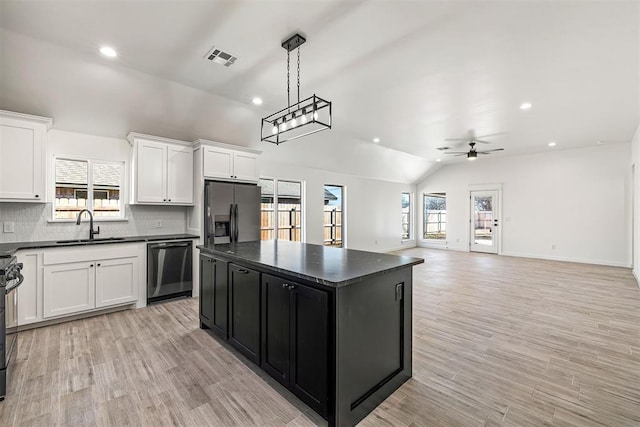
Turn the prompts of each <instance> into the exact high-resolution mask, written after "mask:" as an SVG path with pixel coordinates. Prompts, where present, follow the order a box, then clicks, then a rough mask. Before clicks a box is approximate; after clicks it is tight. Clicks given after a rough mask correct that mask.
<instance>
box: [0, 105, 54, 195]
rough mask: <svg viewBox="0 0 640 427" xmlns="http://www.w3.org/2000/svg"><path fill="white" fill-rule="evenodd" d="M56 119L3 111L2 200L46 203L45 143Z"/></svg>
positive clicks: (0, 141) (0, 121) (0, 145)
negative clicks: (48, 131)
mask: <svg viewBox="0 0 640 427" xmlns="http://www.w3.org/2000/svg"><path fill="white" fill-rule="evenodd" d="M52 125H53V121H52V120H51V119H48V118H45V117H37V116H30V115H27V114H19V113H12V112H10V111H0V159H2V165H1V167H0V202H16V201H21V202H36V203H37V202H40V203H44V202H45V199H46V197H45V188H46V186H45V185H46V184H45V179H46V178H45V161H44V159H45V149H46V148H45V144H46V138H47V130H48V129H50V128H51V126H52Z"/></svg>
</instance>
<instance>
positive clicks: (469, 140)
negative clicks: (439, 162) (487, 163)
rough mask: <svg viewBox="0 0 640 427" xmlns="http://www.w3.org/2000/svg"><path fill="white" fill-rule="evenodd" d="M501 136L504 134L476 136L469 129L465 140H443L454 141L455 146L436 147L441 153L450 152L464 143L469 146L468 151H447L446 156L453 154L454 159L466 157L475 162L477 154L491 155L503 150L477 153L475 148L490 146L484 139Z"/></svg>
mask: <svg viewBox="0 0 640 427" xmlns="http://www.w3.org/2000/svg"><path fill="white" fill-rule="evenodd" d="M503 134H504V132H498V133H491V134H488V135H482V136H476V135H475V132H474V131H473V129H471V130H470V131H469V136H468V137H466V138H447V139H445V141H455V142H457V144H453V145H452V146H444V147H438V150H441V151H445V150H450V149H451V148H454V147H460V146H462V145H464V144H465V143H466V144H469V146H470V147H471V148H470V149H469V151H447V152H446V154H454V155H455V157H458V156H464V155H466V156H467V159H469V160H475V159H476V158H477V157H478V154H490V153H493V152H495V151H502V150H504V148H495V149H493V150H484V151H478V150H476V148H475V147H476V144H477V143H481V144H491V141H485V140H484V138H488V137H490V136H498V135H503Z"/></svg>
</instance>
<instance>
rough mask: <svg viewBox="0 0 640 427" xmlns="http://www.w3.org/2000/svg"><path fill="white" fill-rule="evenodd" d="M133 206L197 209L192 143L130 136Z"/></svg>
mask: <svg viewBox="0 0 640 427" xmlns="http://www.w3.org/2000/svg"><path fill="white" fill-rule="evenodd" d="M127 139H128V140H129V142H130V143H131V145H132V147H133V150H132V152H133V160H132V162H131V163H132V167H133V173H132V177H133V179H132V180H131V182H132V192H131V193H132V201H131V203H133V204H153V205H156V204H162V205H193V149H192V148H191V143H188V142H184V141H177V140H174V139H168V138H161V137H156V136H149V135H142V134H138V133H133V132H132V133H130V134H129V135H128V136H127Z"/></svg>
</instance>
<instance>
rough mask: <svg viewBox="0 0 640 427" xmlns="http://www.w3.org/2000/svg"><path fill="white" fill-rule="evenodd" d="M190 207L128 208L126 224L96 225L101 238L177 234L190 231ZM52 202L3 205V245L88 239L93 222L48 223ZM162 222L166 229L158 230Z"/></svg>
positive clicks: (0, 237)
mask: <svg viewBox="0 0 640 427" xmlns="http://www.w3.org/2000/svg"><path fill="white" fill-rule="evenodd" d="M187 209H190V208H187V207H184V206H141V205H127V207H126V215H127V220H126V221H114V222H96V223H95V225H94V227H97V226H100V235H99V236H98V237H123V236H139V235H147V234H177V233H185V232H186V230H187ZM50 218H51V203H44V204H32V203H0V243H11V242H33V241H40V240H67V239H84V238H87V237H89V223H88V221H87V222H82V224H80V225H76V223H75V222H72V223H60V222H48V221H49V219H50ZM5 222H9V223H14V224H15V227H14V232H13V233H5V232H4V227H3V225H4V223H5ZM158 222H160V223H161V225H162V227H157V225H158Z"/></svg>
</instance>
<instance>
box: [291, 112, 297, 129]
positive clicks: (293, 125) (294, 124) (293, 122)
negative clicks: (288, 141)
mask: <svg viewBox="0 0 640 427" xmlns="http://www.w3.org/2000/svg"><path fill="white" fill-rule="evenodd" d="M296 126H298V120H296V115H295V114H293V115H292V118H291V127H292V128H294V127H296Z"/></svg>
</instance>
